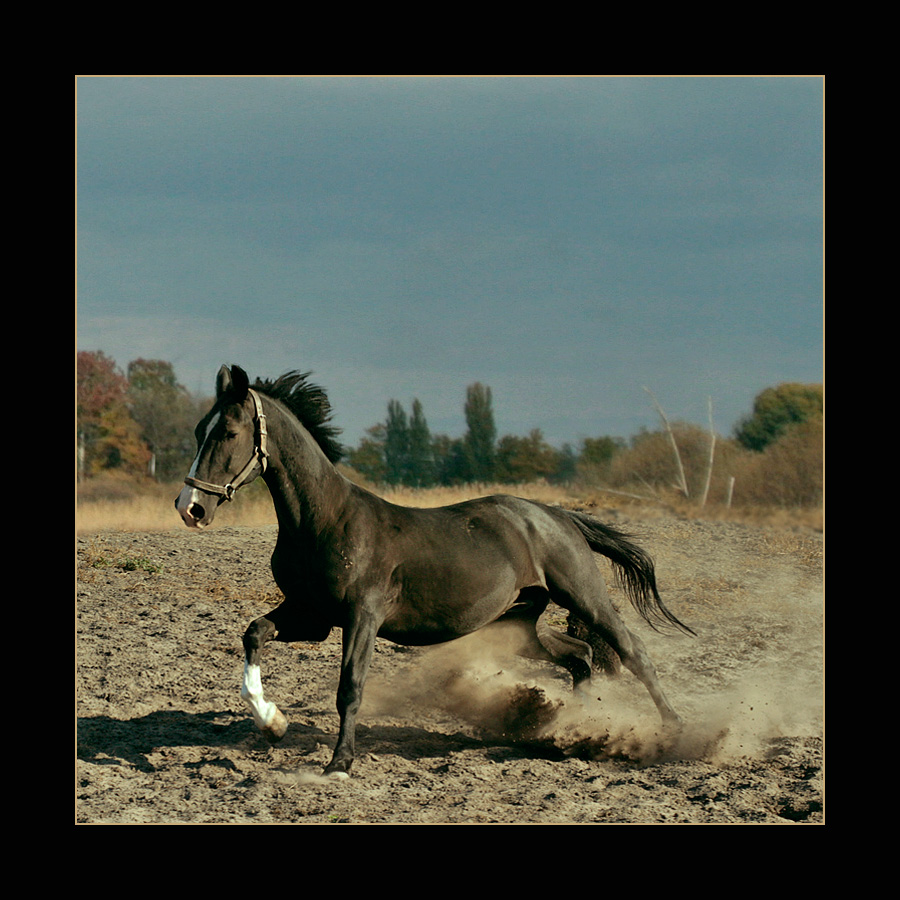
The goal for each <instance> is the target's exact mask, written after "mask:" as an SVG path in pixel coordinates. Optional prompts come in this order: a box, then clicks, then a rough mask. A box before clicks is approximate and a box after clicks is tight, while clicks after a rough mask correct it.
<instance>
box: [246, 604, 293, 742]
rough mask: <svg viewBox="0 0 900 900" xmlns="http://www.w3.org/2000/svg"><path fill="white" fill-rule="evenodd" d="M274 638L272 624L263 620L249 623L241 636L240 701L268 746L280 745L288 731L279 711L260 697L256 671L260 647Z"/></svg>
mask: <svg viewBox="0 0 900 900" xmlns="http://www.w3.org/2000/svg"><path fill="white" fill-rule="evenodd" d="M276 634H277V628H276V626H275V623H274V622H272V621H271V619H268V618H266V617H265V616H263V617H262V618H259V619H256V620H255V621H254V622H251V623H250V627H249V628H248V629H247V631H246V632H245V633H244V680H243V683H242V684H241V698H242V699H243V700H244V702H245V703H246V704H247V705H248V706H249V707H250V711H251V713H252V714H253V721H254V722H255V723H256V727H257V728H259V730H260V731H262V733H263V734H264V735H265V736H266V738H267V739H268V740H269V741H270V742H271V743H275V742H277V741H280V740H281V738H283V737H284V733H285V732H286V731H287V727H288V723H287V719H286V718H285V717H284V714H283V713H282V712H281V710H279V709H278V707H277V706H276V705H275V704H274V703H270V702H269V701H268V700H266V698H265V697H264V696H263V689H262V676H261V674H260V667H259V663H260V659H261V657H262V648H263V646H264V645H265V644H266V642H267V641H271V640H274V639H275V636H276Z"/></svg>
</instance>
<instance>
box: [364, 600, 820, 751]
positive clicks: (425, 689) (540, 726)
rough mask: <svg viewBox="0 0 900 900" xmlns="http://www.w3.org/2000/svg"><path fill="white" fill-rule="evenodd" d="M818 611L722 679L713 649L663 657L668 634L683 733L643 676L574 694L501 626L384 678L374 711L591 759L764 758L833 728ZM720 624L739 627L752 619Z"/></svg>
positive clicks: (667, 662) (372, 688) (665, 666)
mask: <svg viewBox="0 0 900 900" xmlns="http://www.w3.org/2000/svg"><path fill="white" fill-rule="evenodd" d="M819 600H820V598H818V599H816V598H814V600H813V601H812V602H813V603H814V604H815V603H817V602H819ZM800 607H802V608H800ZM809 609H810V607H809V605H808V604H807V603H803V604H799V607H797V606H795V608H794V610H793V612H794V614H795V615H790V614H789V615H788V616H787V617H786V618H785V617H782V619H781V621H780V625H779V628H780V630H782V631H784V630H785V629H787V630H788V631H789V632H790V634H791V637H790V638H784V637H783V636H782V641H781V643H782V644H784V645H786V646H784V647H773V643H774V642H772V641H771V640H770V641H768V642H766V641H762V644H763V650H766V649H768V650H770V651H771V650H773V649H775V650H777V651H778V652H777V653H770V654H767V653H765V652H762V653H759V654H757V655H758V658H754V659H720V660H718V664H719V665H718V666H717V669H716V676H715V678H714V679H713V680H712V683H710V679H709V677H708V673H707V672H706V671H705V669H704V666H705V665H706V663H707V662H708V660H707V659H706V656H705V651H704V648H703V647H702V646H698V645H697V644H692V643H686V642H676V643H675V644H674V649H673V652H672V653H671V654H670V655H669V656H667V655H666V654H662V655H660V648H661V647H663V648H664V647H666V643H665V641H666V638H664V637H663V638H661V639H660V640H658V641H657V642H656V643H655V645H654V647H653V650H652V651H651V656H652V657H653V658H654V659H655V661H656V662H657V665H658V668H660V670H661V673H662V671H663V670H671V677H670V680H667V679H666V678H665V677H663V679H662V680H663V688H664V690H666V692H667V694H668V695H669V698H670V700H671V701H672V702H673V705H675V707H676V709H677V710H678V711H679V713H680V714H681V716H682V718H683V720H684V722H683V726H682V727H681V728H680V729H678V730H668V729H666V728H664V727H663V725H662V723H661V721H660V719H659V716H658V714H657V712H656V709H655V707H654V706H653V703H652V700H651V699H650V697H649V695H648V694H647V692H646V690H645V689H644V687H643V685H641V684H640V682H639V681H638V680H637V679H636V678H635V677H634V676H633V675H631V673H629V672H627V671H625V670H623V672H622V674H621V675H620V676H618V677H609V676H604V675H603V674H600V673H595V674H594V678H593V683H592V685H591V689H590V692H589V693H586V692H584V693H582V692H573V691H572V690H571V686H570V685H571V681H570V679H569V677H568V675H566V673H564V672H562V670H558V669H555V668H554V667H553V666H551V665H549V664H546V663H537V662H531V661H528V660H523V659H520V658H517V657H515V656H514V654H515V652H516V650H517V649H518V648H517V644H516V639H515V631H514V630H509V629H507V630H504V629H503V628H496V627H494V628H489V629H486V630H484V631H482V632H479V633H477V634H474V635H471V636H469V637H466V638H462V639H460V640H458V641H455V642H452V643H449V644H445V645H441V646H440V647H437V648H432V649H431V650H429V651H427V652H426V653H424V654H423V655H422V656H421V658H420V659H419V661H418V663H417V664H415V665H412V666H410V667H409V668H408V669H406V670H405V671H404V672H402V673H399V674H395V675H394V676H393V677H392V678H391V679H390V681H382V680H381V679H379V678H377V676H373V677H372V678H371V679H370V682H369V685H368V687H367V694H366V700H365V702H364V705H363V714H364V715H365V714H366V713H373V714H378V715H389V716H398V717H409V716H410V714H411V712H412V711H413V710H414V709H418V710H421V711H424V710H427V709H429V708H430V709H432V710H434V709H439V710H442V711H444V712H446V713H448V714H451V715H453V716H455V717H457V718H459V719H461V720H463V721H465V722H467V723H468V724H469V725H470V726H471V727H472V729H473V731H474V732H475V733H476V734H478V735H479V736H482V737H485V738H490V739H495V740H499V741H502V742H508V743H512V744H527V745H530V746H536V745H542V746H543V747H544V748H545V749H547V750H548V751H551V750H552V751H555V752H557V753H559V754H561V755H564V756H577V757H580V758H584V759H604V758H605V759H614V758H619V759H625V760H628V761H630V762H633V763H637V764H651V763H654V762H659V761H676V760H703V761H706V762H709V763H714V764H727V763H728V762H729V761H733V760H737V759H742V758H744V759H746V758H762V757H764V756H765V755H766V753H768V752H769V748H770V746H771V742H772V741H773V740H774V739H777V738H779V737H782V736H785V735H794V736H796V735H809V736H813V735H820V734H821V733H822V729H823V718H824V711H823V686H822V681H821V646H820V645H819V644H818V642H817V637H818V636H819V635H818V631H817V628H816V626H815V621H816V617H815V615H813V616H812V617H810V616H809V615H808V612H809ZM782 612H783V613H784V612H786V609H782ZM792 620H793V621H792ZM757 624H759V623H757ZM720 627H721V628H724V630H726V631H727V630H734V628H737V629H739V630H741V629H744V628H745V627H746V626H745V624H744V623H737V624H736V625H733V626H732V628H731V629H729V627H728V624H727V623H726V624H725V625H724V626H721V625H720ZM760 631H761V632H764V631H765V628H761V629H760ZM798 634H799V635H801V636H802V638H801V639H800V640H798V638H797V635H798ZM757 643H760V641H759V640H757ZM719 649H720V650H721V649H722V646H721V642H720V643H719ZM692 667H695V668H696V670H694V669H693V668H692ZM723 668H724V670H725V671H726V673H727V678H725V679H723V678H722V676H721V672H722V670H723Z"/></svg>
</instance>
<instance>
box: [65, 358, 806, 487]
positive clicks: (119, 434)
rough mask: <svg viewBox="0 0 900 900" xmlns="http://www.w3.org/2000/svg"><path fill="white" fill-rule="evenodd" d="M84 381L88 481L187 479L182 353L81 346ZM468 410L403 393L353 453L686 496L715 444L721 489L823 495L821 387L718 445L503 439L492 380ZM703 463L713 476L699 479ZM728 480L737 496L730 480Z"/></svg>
mask: <svg viewBox="0 0 900 900" xmlns="http://www.w3.org/2000/svg"><path fill="white" fill-rule="evenodd" d="M77 382H78V384H77V423H76V428H77V447H78V476H79V479H86V478H90V477H92V476H95V475H97V474H100V473H103V472H118V473H121V474H123V475H127V476H145V477H150V478H153V479H155V480H157V481H163V482H165V481H173V480H180V479H181V478H182V477H183V475H184V473H185V471H186V470H187V467H188V466H189V465H190V462H191V460H192V459H193V456H194V453H195V446H194V437H193V428H194V425H195V424H196V422H197V421H198V420H199V419H200V417H201V416H202V415H203V414H204V413H205V412H206V411H207V409H208V407H209V404H210V402H211V399H210V398H209V397H194V396H192V395H191V394H190V392H188V391H187V390H186V389H185V388H184V386H182V385H181V384H179V383H178V381H177V378H176V376H175V371H174V368H173V366H172V364H171V363H168V362H165V361H161V360H147V359H137V360H134V361H132V362H131V363H129V364H128V367H127V370H126V371H125V372H122V371H120V370H119V369H118V367H117V366H116V363H115V361H114V360H112V359H111V358H109V357H107V356H106V355H105V354H104V353H103V352H101V351H92V352H87V351H82V352H79V354H78V365H77ZM463 416H464V420H465V426H466V429H465V433H464V434H463V436H462V437H459V438H454V437H450V436H448V435H446V434H432V433H431V431H430V429H429V426H428V422H427V419H426V416H425V411H424V409H423V406H422V403H421V402H420V401H419V400H418V399H414V400H413V401H412V404H411V406H410V409H409V411H407V409H406V408H405V407H404V406H403V404H402V403H401V402H400V401H398V400H395V399H392V400H390V401H389V403H388V405H387V414H386V417H385V419H384V421H382V422H380V423H378V424H376V425H374V426H372V427H371V428H369V429H368V430H367V432H366V434H365V436H364V437H363V438H362V439H361V440H360V441H359V443H358V444H357V446H356V447H353V448H347V449H346V451H345V456H344V460H343V462H344V463H345V464H346V465H347V466H349V467H350V468H351V469H353V470H354V471H355V472H357V473H359V475H360V476H361V477H362V478H363V479H365V480H367V481H369V482H371V483H374V484H386V485H392V486H408V487H413V488H424V487H431V486H436V485H455V484H466V483H485V484H492V483H505V484H522V483H529V482H534V481H539V480H545V481H547V482H551V483H553V482H557V483H567V482H572V481H579V482H581V483H583V484H601V483H602V484H606V485H608V486H610V487H622V486H625V485H635V484H637V485H641V486H643V488H644V489H646V490H647V491H649V492H650V493H659V492H664V491H666V490H669V489H670V488H671V487H673V486H675V487H676V489H677V490H678V491H679V492H681V493H683V494H684V495H685V496H689V495H690V494H691V492H693V496H696V495H697V494H698V493H699V492H700V491H701V490H702V491H703V492H704V493H705V492H706V491H707V490H708V489H709V485H710V479H709V476H710V474H711V473H712V472H713V467H712V452H711V451H712V450H713V449H715V453H716V470H715V471H716V473H717V474H716V477H717V478H718V479H719V484H718V486H715V485H714V487H715V488H716V490H718V491H719V493H720V494H721V493H723V492H724V491H725V490H726V488H725V487H724V485H725V482H726V481H727V480H728V479H730V481H731V482H732V483H733V482H734V480H735V476H734V474H733V473H734V472H741V473H742V477H741V478H740V479H739V481H740V485H739V486H740V487H741V488H742V489H744V490H745V491H749V492H751V493H753V492H755V495H756V496H758V497H760V498H761V497H763V496H764V495H765V496H768V495H769V494H770V493H771V487H770V484H772V483H774V481H775V480H776V479H777V480H778V482H779V483H780V484H784V483H787V482H798V484H797V485H796V486H795V487H792V488H791V490H790V492H789V496H787V495H786V496H787V499H785V503H790V502H793V501H791V499H790V498H800V500H799V501H797V502H802V503H803V504H807V503H808V504H815V503H816V502H820V500H821V490H822V487H821V481H822V475H821V464H820V462H819V459H820V457H821V454H822V449H821V444H822V441H823V437H822V435H823V431H822V428H823V425H822V417H823V392H822V386H821V385H815V384H813V385H808V384H794V383H788V384H781V385H778V386H775V387H771V388H766V389H765V390H764V391H762V392H761V393H760V394H759V395H758V396H757V397H756V398H755V401H754V404H753V409H752V411H751V412H750V414H749V415H747V416H746V417H745V418H744V419H743V420H741V422H739V423H738V425H737V426H736V428H735V429H734V432H733V437H732V438H731V439H729V440H724V441H719V442H718V444H716V441H715V435H712V440H710V433H709V432H707V431H706V430H705V429H702V428H700V427H698V426H694V425H691V424H689V423H674V425H673V426H672V425H669V423H668V422H666V423H665V424H666V428H665V429H664V430H663V431H657V432H651V431H646V430H642V431H641V432H640V433H638V434H636V435H634V436H632V437H631V438H630V439H627V440H626V439H624V438H620V437H613V436H600V437H593V438H586V439H583V440H581V441H580V442H579V444H578V446H577V447H574V446H572V445H570V444H566V445H564V446H563V447H561V448H556V447H553V446H551V445H550V444H548V443H547V441H546V440H545V439H544V436H543V434H542V432H541V431H540V429H533V430H531V431H530V432H529V433H528V434H527V435H524V436H520V435H503V436H500V437H498V434H497V427H496V423H495V418H494V410H493V398H492V394H491V389H490V387H488V386H486V385H484V384H482V383H480V382H475V383H474V384H471V385H469V386H468V387H467V388H466V390H465V398H464V404H463ZM673 447H674V449H675V455H676V457H677V458H678V459H677V463H678V469H679V472H678V475H677V476H675V475H673V471H672V467H673V458H672V449H673ZM685 472H686V474H685ZM703 473H705V475H706V484H705V485H704V486H703V487H702V488H700V487H698V482H699V481H700V480H702V477H703ZM801 476H802V477H801ZM798 479H799V480H798ZM754 485H755V486H754ZM727 490H728V491H729V494H730V492H731V487H728V488H727ZM816 498H818V500H817V499H816ZM757 502H763V501H762V500H761V499H760V500H759V501H757Z"/></svg>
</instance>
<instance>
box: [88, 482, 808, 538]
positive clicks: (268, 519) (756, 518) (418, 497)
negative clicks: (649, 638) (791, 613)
mask: <svg viewBox="0 0 900 900" xmlns="http://www.w3.org/2000/svg"><path fill="white" fill-rule="evenodd" d="M365 487H366V488H367V489H368V490H371V491H373V493H377V494H378V495H379V496H381V497H384V499H386V500H388V501H390V502H391V503H397V504H399V505H401V506H415V507H430V506H445V505H447V504H451V503H460V502H462V501H464V500H470V499H473V498H475V497H484V496H486V495H488V494H496V493H511V494H515V495H517V496H519V497H525V498H526V499H529V500H537V501H540V502H542V503H549V504H558V505H560V506H566V507H580V508H585V509H588V510H596V511H597V512H598V514H599V515H600V516H601V517H602V511H603V510H612V509H619V510H622V511H623V512H626V513H627V514H628V515H631V516H635V517H654V516H659V515H673V514H674V515H675V516H677V517H679V518H685V519H693V518H698V519H721V520H728V521H737V522H745V523H748V524H757V525H770V526H776V527H783V528H785V529H791V528H797V527H801V528H811V529H813V530H816V531H821V530H822V529H823V527H824V511H823V510H822V509H821V508H813V509H766V508H763V507H758V506H754V507H747V508H743V509H736V508H732V509H727V508H725V507H717V506H706V507H700V506H698V505H697V504H693V503H690V502H688V501H684V500H683V499H679V498H678V497H677V496H674V495H672V496H669V497H665V498H660V499H656V500H642V499H638V498H637V497H635V496H632V495H629V494H623V493H618V492H615V491H607V490H603V489H600V488H596V487H578V486H577V485H574V484H573V485H551V484H547V483H545V482H537V483H534V484H521V485H518V484H517V485H497V484H471V485H459V486H455V487H433V488H419V489H416V488H387V487H386V488H376V487H373V486H372V485H365ZM180 490H181V485H174V484H173V485H157V484H153V485H150V484H145V485H142V486H135V485H134V484H133V483H129V484H128V485H127V486H126V485H125V484H124V483H123V482H121V481H106V482H101V481H100V480H98V479H95V480H94V482H93V483H90V484H88V485H87V486H83V487H81V488H80V489H79V491H78V497H77V502H76V511H75V527H76V532H77V533H78V534H96V533H100V532H146V531H169V530H171V529H179V528H183V527H184V526H183V525H182V524H181V519H180V518H179V516H178V513H177V512H176V511H175V497H176V496H177V494H178V492H179V491H180ZM216 521H217V522H218V523H219V524H220V525H233V526H250V527H257V526H261V525H274V524H275V523H276V520H275V511H274V509H273V507H272V500H271V498H270V497H269V494H268V491H267V490H266V488H265V486H264V485H262V484H261V483H258V482H257V483H254V484H252V485H250V486H249V487H247V488H245V489H244V490H242V491H241V492H239V493H238V494H237V496H236V497H235V500H234V502H233V503H225V504H222V506H221V507H219V510H218V512H217V513H216Z"/></svg>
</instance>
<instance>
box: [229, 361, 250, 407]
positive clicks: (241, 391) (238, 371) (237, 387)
mask: <svg viewBox="0 0 900 900" xmlns="http://www.w3.org/2000/svg"><path fill="white" fill-rule="evenodd" d="M231 390H232V392H233V394H234V399H235V400H236V401H237V402H238V403H243V402H244V401H245V400H246V399H247V392H248V391H249V390H250V379H249V378H248V377H247V373H246V372H245V371H244V370H243V369H242V368H241V367H240V366H232V367H231Z"/></svg>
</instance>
